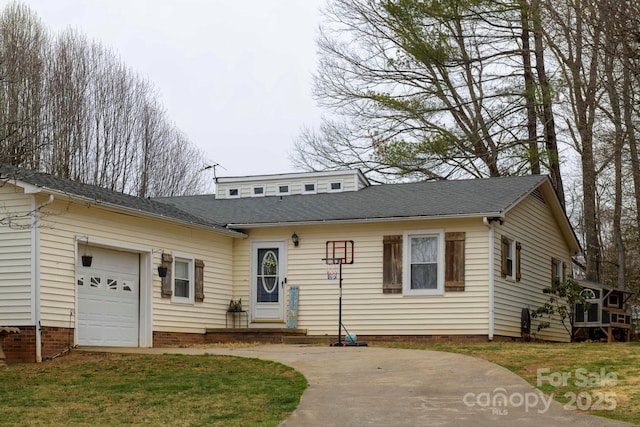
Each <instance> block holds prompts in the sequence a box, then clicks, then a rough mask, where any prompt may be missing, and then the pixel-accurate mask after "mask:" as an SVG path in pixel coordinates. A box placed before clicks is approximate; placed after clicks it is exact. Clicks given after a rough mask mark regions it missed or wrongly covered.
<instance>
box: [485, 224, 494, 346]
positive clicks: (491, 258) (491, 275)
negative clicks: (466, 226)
mask: <svg viewBox="0 0 640 427" xmlns="http://www.w3.org/2000/svg"><path fill="white" fill-rule="evenodd" d="M494 221H495V218H487V217H484V218H482V222H483V223H484V225H486V226H487V227H489V332H488V338H489V341H493V332H494V329H495V319H494V316H495V314H494V308H495V307H494V287H495V271H494V267H495V266H494V252H495V251H494V238H495V230H494V226H493V222H494Z"/></svg>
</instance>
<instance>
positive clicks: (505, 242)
mask: <svg viewBox="0 0 640 427" xmlns="http://www.w3.org/2000/svg"><path fill="white" fill-rule="evenodd" d="M508 253H509V239H507V238H506V237H504V236H502V254H501V272H500V274H501V275H502V277H507V254H508Z"/></svg>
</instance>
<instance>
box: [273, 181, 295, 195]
mask: <svg viewBox="0 0 640 427" xmlns="http://www.w3.org/2000/svg"><path fill="white" fill-rule="evenodd" d="M276 194H277V195H278V196H286V195H289V194H291V185H289V184H277V185H276Z"/></svg>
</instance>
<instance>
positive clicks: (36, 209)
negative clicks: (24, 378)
mask: <svg viewBox="0 0 640 427" xmlns="http://www.w3.org/2000/svg"><path fill="white" fill-rule="evenodd" d="M31 200H32V202H31V206H32V207H33V211H32V212H33V222H32V224H31V259H32V266H31V268H32V275H31V277H33V294H34V297H33V298H34V307H33V311H34V321H35V328H36V330H35V333H36V362H37V363H40V362H42V336H41V335H40V319H41V316H40V209H42V208H44V207H45V206H47V205H50V204H51V203H53V194H49V199H48V200H47V201H46V202H44V203H42V204H40V205H38V206H35V204H36V196H35V195H34V196H33V198H32V199H31Z"/></svg>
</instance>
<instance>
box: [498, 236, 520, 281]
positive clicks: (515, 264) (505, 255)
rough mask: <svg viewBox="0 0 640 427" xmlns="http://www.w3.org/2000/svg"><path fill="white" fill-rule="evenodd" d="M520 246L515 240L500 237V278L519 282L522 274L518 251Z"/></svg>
mask: <svg viewBox="0 0 640 427" xmlns="http://www.w3.org/2000/svg"><path fill="white" fill-rule="evenodd" d="M521 249H522V244H521V243H520V242H518V241H516V240H515V239H511V238H509V237H506V236H502V254H501V257H502V262H501V264H502V265H501V275H502V277H504V278H506V279H509V280H515V281H517V282H519V281H520V279H521V277H522V274H521V272H520V251H521Z"/></svg>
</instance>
